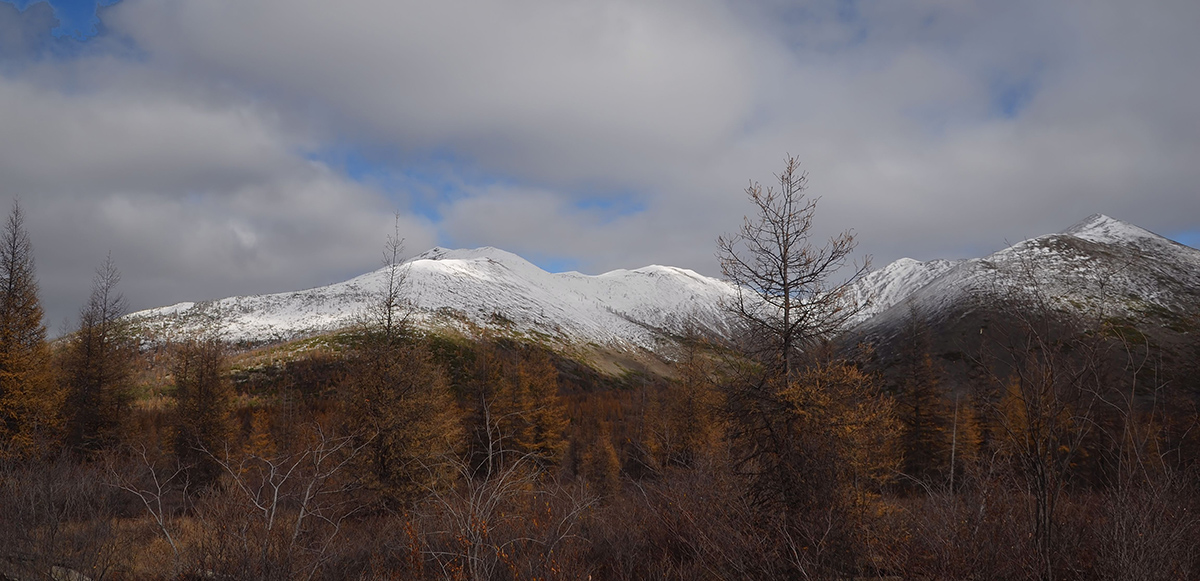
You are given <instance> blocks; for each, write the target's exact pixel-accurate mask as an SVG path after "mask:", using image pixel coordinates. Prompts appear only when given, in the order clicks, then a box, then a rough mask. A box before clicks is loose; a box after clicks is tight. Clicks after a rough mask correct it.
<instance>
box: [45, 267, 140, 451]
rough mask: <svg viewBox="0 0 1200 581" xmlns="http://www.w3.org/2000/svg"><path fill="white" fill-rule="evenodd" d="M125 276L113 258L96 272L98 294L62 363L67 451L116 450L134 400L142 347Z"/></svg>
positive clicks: (94, 284)
mask: <svg viewBox="0 0 1200 581" xmlns="http://www.w3.org/2000/svg"><path fill="white" fill-rule="evenodd" d="M120 280H121V274H120V272H118V271H117V268H116V266H115V265H114V264H113V262H112V258H111V257H110V258H109V259H108V260H106V261H105V262H104V264H103V265H102V266H101V267H100V268H99V269H98V270H97V271H96V276H95V278H94V279H93V281H92V292H91V295H90V296H89V297H88V302H87V304H86V305H85V306H84V307H83V309H82V310H81V311H80V313H79V329H78V330H77V331H76V332H75V333H74V334H73V335H71V336H70V337H69V338H68V339H67V344H66V348H65V350H64V354H63V358H62V371H63V374H62V378H63V386H64V388H65V392H66V406H65V411H66V414H65V415H66V425H67V442H66V443H67V445H68V446H71V447H72V448H75V449H80V450H97V449H100V448H105V447H108V446H111V445H113V444H116V443H117V442H118V441H120V439H121V436H122V422H123V421H124V420H125V417H126V416H127V415H128V413H129V406H130V402H131V400H132V393H131V390H132V378H133V357H134V355H135V353H136V344H135V343H134V339H133V336H132V335H131V334H130V333H129V331H128V328H127V325H126V324H125V322H124V321H123V320H122V319H121V317H122V316H123V315H124V314H125V310H126V303H125V298H124V297H123V296H122V295H121V294H120V293H119V292H118V291H117V284H118V283H119V282H120Z"/></svg>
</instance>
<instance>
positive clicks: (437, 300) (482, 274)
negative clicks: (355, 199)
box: [130, 247, 736, 349]
mask: <svg viewBox="0 0 1200 581" xmlns="http://www.w3.org/2000/svg"><path fill="white" fill-rule="evenodd" d="M404 272H405V273H406V277H407V278H406V283H405V287H404V294H405V297H406V298H407V299H408V300H409V301H410V302H411V304H412V306H413V314H414V320H415V322H416V323H417V324H419V325H424V326H427V327H436V326H450V327H454V328H457V329H460V330H464V331H472V330H473V329H478V328H488V327H491V328H502V329H504V330H505V331H506V332H512V333H517V334H537V336H540V337H543V338H549V339H551V340H554V341H560V342H563V343H572V342H582V343H589V342H590V343H597V344H601V345H611V346H618V347H640V348H649V349H652V348H654V347H655V346H656V344H657V343H659V342H660V341H662V340H663V338H664V336H665V335H666V334H670V333H678V332H681V331H683V330H684V328H685V327H686V326H687V325H688V324H698V325H700V326H702V327H704V328H707V329H709V330H711V331H715V332H718V333H724V332H727V331H728V328H727V326H726V322H725V314H724V310H723V308H722V302H723V301H725V300H726V299H728V298H730V297H732V296H734V295H735V293H736V290H735V289H734V288H733V287H732V286H730V285H729V284H727V283H725V282H722V281H719V280H716V279H713V278H709V277H705V276H702V275H700V274H698V273H696V272H693V271H690V270H686V269H682V268H675V267H669V266H656V265H654V266H647V267H643V268H639V269H635V270H615V271H612V272H608V273H604V274H601V275H597V276H589V275H584V274H580V273H578V272H567V273H558V274H555V273H549V272H546V271H544V270H542V269H540V268H538V267H537V266H535V265H533V264H531V263H530V262H528V261H526V260H525V259H523V258H521V257H519V256H517V255H515V254H512V253H510V252H506V251H503V250H500V249H497V248H491V247H484V248H475V249H469V250H449V249H445V248H433V249H431V250H429V251H427V252H424V253H422V254H420V255H418V256H416V257H414V258H412V259H411V260H409V261H407V262H406V263H405V264H404ZM386 280H387V271H386V269H380V270H378V271H375V272H369V273H367V274H364V275H361V276H358V277H355V278H353V279H350V280H348V281H345V282H341V283H337V284H332V285H329V286H325V287H319V288H314V289H308V290H303V291H296V292H290V293H279V294H269V295H255V296H246V297H231V298H227V299H221V300H217V301H209V302H202V303H180V304H177V305H172V306H169V307H162V308H158V309H150V310H147V311H141V312H138V313H133V314H131V315H130V318H131V319H133V320H135V321H137V322H138V323H139V324H140V325H141V326H143V328H145V329H147V330H149V331H151V332H157V333H162V334H187V333H194V332H199V331H203V330H210V329H215V330H217V331H218V332H219V333H221V335H222V336H223V337H224V338H225V339H226V340H230V341H248V342H266V341H277V340H286V339H290V338H294V337H298V336H303V335H309V334H314V333H321V332H328V331H333V330H337V329H341V328H345V327H347V326H350V325H352V324H354V323H355V322H357V321H358V318H359V317H360V316H361V314H362V313H363V312H364V311H365V309H366V308H367V306H368V305H370V304H371V303H372V301H373V300H374V299H375V298H376V297H377V296H378V293H379V291H380V289H381V288H382V285H383V284H384V283H385V282H386Z"/></svg>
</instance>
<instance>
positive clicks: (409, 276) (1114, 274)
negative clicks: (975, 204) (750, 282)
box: [129, 214, 1200, 352]
mask: <svg viewBox="0 0 1200 581" xmlns="http://www.w3.org/2000/svg"><path fill="white" fill-rule="evenodd" d="M403 272H404V273H405V278H406V280H405V285H404V295H405V298H406V299H407V302H408V304H409V305H410V307H411V310H410V313H411V317H412V320H413V322H414V323H416V324H417V325H419V326H422V327H425V328H431V329H436V328H443V329H453V330H455V331H457V332H462V333H465V334H469V335H471V334H478V333H479V332H481V331H482V330H485V329H489V330H491V331H493V332H500V333H504V334H507V335H508V336H513V337H516V338H530V339H537V340H540V341H543V342H547V343H550V344H557V345H563V346H565V345H579V344H590V345H595V346H603V347H604V348H616V349H623V350H632V351H638V350H642V351H651V352H653V351H655V350H658V349H660V348H661V347H663V346H666V345H671V344H673V343H674V340H675V339H676V338H678V337H679V336H680V335H681V334H683V333H685V332H686V331H687V330H688V329H689V327H694V328H698V330H701V331H704V332H708V333H714V334H717V335H728V334H729V333H730V331H731V327H730V323H729V319H728V313H727V310H726V309H725V307H724V305H725V304H727V302H728V300H729V299H731V298H732V297H734V296H735V295H736V293H737V289H736V288H734V287H733V286H731V285H730V284H728V283H726V282H724V281H721V280H718V279H715V278H710V277H706V276H703V275H700V274H698V273H696V272H694V271H691V270H687V269H682V268H676V267H670V266H647V267H643V268H638V269H635V270H614V271H612V272H607V273H604V274H600V275H595V276H590V275H584V274H580V273H578V272H565V273H549V272H546V271H544V270H542V269H540V268H538V267H537V266H535V265H533V264H531V263H529V262H528V261H526V260H524V259H522V258H521V257H519V256H517V255H515V254H512V253H509V252H505V251H503V250H500V249H496V248H491V247H485V248H476V249H473V250H448V249H444V248H434V249H432V250H429V251H427V252H425V253H423V254H421V255H419V256H416V257H414V258H412V259H411V260H409V261H407V262H405V263H404V265H403ZM386 279H387V269H386V268H384V269H380V270H378V271H375V272H370V273H367V274H364V275H362V276H359V277H356V278H353V279H351V280H348V281H345V282H341V283H337V284H333V285H329V286H324V287H319V288H313V289H308V290H303V291H296V292H288V293H279V294H268V295H255V296H245V297H231V298H226V299H221V300H215V301H208V302H197V303H191V302H188V303H180V304H176V305H172V306H168V307H162V308H157V309H150V310H147V311H141V312H138V313H133V314H131V315H129V317H130V319H131V320H133V321H135V322H136V323H137V325H138V326H139V328H140V329H141V330H142V331H143V332H145V333H146V334H148V335H151V336H155V337H170V336H173V335H179V334H187V333H196V332H201V331H217V332H219V333H220V334H221V336H222V337H224V338H225V339H226V340H228V341H232V342H240V343H246V344H262V343H270V342H277V341H284V340H289V339H293V338H297V337H301V336H308V335H314V334H320V333H325V332H330V331H334V330H337V329H342V328H345V327H348V326H350V325H353V324H354V323H355V322H357V321H358V320H359V319H360V317H361V314H362V313H363V312H364V310H365V309H366V308H367V306H368V305H370V304H371V302H372V301H373V300H375V298H376V297H378V296H379V291H380V289H381V288H382V285H383V284H384V283H385V281H386ZM1030 291H1036V292H1037V293H1038V294H1039V296H1041V297H1043V298H1044V299H1045V304H1047V305H1049V308H1052V309H1054V310H1056V311H1058V312H1061V313H1067V314H1071V315H1075V316H1079V317H1085V316H1086V317H1090V318H1093V319H1104V320H1119V321H1122V322H1124V324H1129V325H1132V326H1134V327H1135V328H1137V329H1139V330H1142V331H1143V332H1144V333H1145V334H1146V336H1147V337H1149V338H1150V339H1151V340H1153V341H1157V342H1159V343H1162V344H1165V345H1175V346H1179V345H1184V346H1187V345H1195V344H1196V343H1197V341H1196V340H1195V334H1196V333H1197V332H1198V331H1197V329H1198V328H1200V250H1197V249H1194V248H1191V247H1188V246H1184V245H1182V244H1178V243H1176V242H1173V241H1171V240H1169V239H1167V238H1164V237H1162V236H1159V235H1157V234H1154V233H1152V232H1149V231H1147V230H1144V229H1142V228H1139V227H1137V226H1134V225H1132V224H1128V223H1125V222H1122V221H1119V220H1115V219H1113V218H1109V217H1107V216H1103V215H1099V214H1097V215H1093V216H1090V217H1088V218H1087V219H1085V220H1083V221H1082V222H1080V223H1078V224H1076V225H1074V226H1072V227H1071V228H1068V229H1067V230H1064V231H1063V232H1060V233H1056V234H1048V235H1045V236H1039V237H1036V238H1032V239H1029V240H1024V241H1022V242H1019V243H1017V244H1014V245H1012V246H1009V247H1008V248H1005V249H1003V250H1000V251H998V252H995V253H993V254H990V255H988V256H985V257H982V258H972V259H966V260H930V261H924V262H922V261H917V260H913V259H909V258H902V259H900V260H897V261H895V262H893V263H891V264H889V265H887V266H886V267H884V268H882V269H879V270H877V271H874V272H871V273H869V274H867V275H866V276H865V277H863V278H862V279H860V280H859V281H857V282H856V283H855V284H854V286H853V287H852V288H851V293H850V296H851V298H853V299H854V300H856V301H858V302H859V303H860V304H865V305H866V307H865V308H864V309H863V311H862V312H861V313H860V314H859V315H858V316H857V317H856V318H855V319H853V320H852V321H851V325H850V327H849V328H848V329H847V330H846V331H847V333H848V334H849V336H851V337H853V338H855V339H856V340H861V341H866V342H870V343H874V344H876V345H882V346H884V348H885V350H886V346H887V345H888V344H889V342H892V341H895V340H896V338H897V337H898V336H899V334H900V332H901V329H902V327H903V325H904V322H905V321H908V320H911V319H913V318H914V317H915V318H917V319H919V320H921V321H922V322H923V323H924V324H926V325H928V326H930V327H931V328H934V329H935V330H936V331H937V334H938V335H940V336H941V339H942V341H941V343H942V345H941V346H940V347H939V348H940V349H942V350H943V351H946V352H949V351H953V350H954V349H956V347H955V346H954V343H955V342H956V341H958V342H961V341H960V339H962V338H963V337H965V336H967V335H969V334H971V333H974V334H978V330H979V329H981V328H982V327H985V326H986V325H987V321H988V320H989V318H992V317H994V316H995V314H996V313H995V306H996V305H997V304H998V303H999V302H1001V301H1002V300H1003V299H1004V298H1005V297H1008V296H1012V295H1013V294H1015V293H1022V292H1025V293H1027V292H1030Z"/></svg>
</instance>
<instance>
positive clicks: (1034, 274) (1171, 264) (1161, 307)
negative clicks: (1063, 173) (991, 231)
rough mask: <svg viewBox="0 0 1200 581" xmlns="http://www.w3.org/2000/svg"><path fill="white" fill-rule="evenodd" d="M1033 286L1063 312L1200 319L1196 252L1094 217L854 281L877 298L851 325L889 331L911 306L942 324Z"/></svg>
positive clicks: (860, 292)
mask: <svg viewBox="0 0 1200 581" xmlns="http://www.w3.org/2000/svg"><path fill="white" fill-rule="evenodd" d="M1030 290H1036V291H1037V292H1039V293H1040V294H1041V295H1042V296H1043V297H1045V298H1046V299H1047V300H1048V302H1049V304H1050V306H1052V307H1053V308H1055V309H1058V310H1061V311H1063V312H1075V313H1079V314H1085V313H1086V314H1090V315H1092V316H1105V317H1112V316H1116V317H1122V318H1126V319H1129V320H1138V321H1145V320H1149V318H1153V317H1157V318H1159V319H1163V320H1162V321H1158V323H1160V324H1170V321H1173V320H1177V319H1181V318H1182V319H1191V318H1195V317H1200V250H1196V249H1194V248H1190V247H1188V246H1184V245H1182V244H1179V243H1176V242H1174V241H1172V240H1169V239H1167V238H1164V237H1162V236H1159V235H1157V234H1155V233H1153V232H1150V231H1148V230H1145V229H1142V228H1139V227H1137V226H1134V225H1132V224H1129V223H1126V222H1122V221H1120V220H1116V219H1113V218H1110V217H1108V216H1105V215H1102V214H1095V215H1092V216H1089V217H1088V218H1086V219H1084V220H1083V221H1081V222H1079V223H1078V224H1075V225H1074V226H1072V227H1070V228H1068V229H1067V230H1064V231H1063V232H1061V233H1058V234H1047V235H1044V236H1039V237H1036V238H1031V239H1029V240H1024V241H1022V242H1018V243H1017V244H1014V245H1012V246H1010V247H1008V248H1005V249H1003V250H1000V251H998V252H995V253H993V254H991V255H989V256H986V257H983V258H973V259H970V260H963V261H958V262H950V261H944V260H936V261H930V262H918V261H914V260H911V259H907V258H905V259H901V260H898V261H896V262H895V263H893V264H891V265H889V266H887V267H885V268H883V269H881V270H879V271H876V272H874V273H871V275H868V276H867V277H864V278H863V279H862V280H861V281H859V282H858V283H857V284H856V286H855V290H854V292H855V295H856V296H860V297H873V298H874V301H875V302H874V303H873V305H872V306H871V308H870V309H869V310H868V311H866V312H865V313H864V316H862V317H860V318H859V319H858V320H856V321H855V323H856V324H858V325H859V327H860V331H862V330H863V329H868V330H869V329H886V328H889V327H891V328H894V327H895V324H896V323H897V321H900V320H902V319H903V318H905V317H907V316H909V314H910V313H914V312H915V313H916V314H918V315H919V316H921V317H923V318H925V319H927V320H946V319H948V318H952V317H961V316H963V313H964V312H967V311H971V310H976V311H979V310H986V309H988V308H989V307H990V306H994V305H996V304H997V301H999V300H1001V299H1003V298H1005V297H1008V296H1012V294H1013V293H1014V292H1026V291H1030Z"/></svg>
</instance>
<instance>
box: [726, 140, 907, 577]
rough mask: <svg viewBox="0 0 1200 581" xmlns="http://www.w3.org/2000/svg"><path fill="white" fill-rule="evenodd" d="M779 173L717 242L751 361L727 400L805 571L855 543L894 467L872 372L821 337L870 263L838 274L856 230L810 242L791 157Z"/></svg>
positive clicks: (757, 496) (888, 422)
mask: <svg viewBox="0 0 1200 581" xmlns="http://www.w3.org/2000/svg"><path fill="white" fill-rule="evenodd" d="M776 178H777V180H778V184H779V189H775V188H773V187H767V188H763V187H762V186H761V185H760V184H758V183H754V182H752V183H751V184H750V186H749V187H748V188H746V194H747V196H748V197H749V199H750V201H751V203H752V204H753V205H754V208H755V210H756V215H755V216H754V217H752V218H751V217H747V218H746V219H745V221H744V224H743V226H742V228H741V230H740V231H739V232H738V233H737V234H735V235H733V236H728V237H726V236H722V237H721V238H720V239H718V248H719V252H718V257H719V258H720V261H721V269H722V272H723V273H724V274H725V277H726V278H727V279H728V280H729V281H730V282H732V283H733V284H734V285H736V286H737V288H738V294H737V298H736V300H734V301H733V304H732V305H731V306H730V310H731V311H732V312H733V314H734V315H735V316H736V317H737V318H738V319H739V320H740V322H741V323H742V325H743V327H744V331H743V338H742V339H741V349H742V350H743V352H744V354H745V356H746V359H747V360H748V364H747V365H744V367H743V369H742V370H741V372H740V373H739V374H738V377H736V378H735V379H733V380H731V381H729V382H727V384H726V386H725V393H726V398H725V401H726V412H727V414H728V418H729V424H728V426H729V437H730V438H731V440H732V441H733V443H734V446H735V449H734V453H735V454H736V455H737V458H736V461H737V466H738V468H739V470H740V472H741V473H742V474H743V475H745V476H746V477H748V479H749V485H750V491H751V494H752V496H753V499H754V502H755V505H756V506H758V507H759V509H760V510H763V513H762V515H763V518H767V519H770V520H776V521H777V523H778V524H777V525H772V526H773V527H774V528H775V529H776V530H778V531H779V532H780V534H779V535H778V536H776V537H774V538H775V540H776V542H778V543H779V545H778V546H779V547H780V548H779V549H778V550H780V551H781V552H782V553H783V554H790V555H795V556H796V558H797V559H798V561H797V562H796V563H795V565H794V571H793V572H792V573H793V574H794V575H796V576H802V575H807V574H808V572H809V571H812V570H814V569H813V568H814V567H815V568H817V569H820V568H822V567H827V566H828V564H829V563H832V562H845V561H844V560H842V557H845V556H847V555H853V554H855V553H856V552H858V549H861V546H856V544H855V543H856V540H855V534H856V532H855V530H856V529H855V528H854V527H853V522H854V518H855V517H856V515H862V514H865V512H866V511H864V510H862V507H863V506H864V505H863V503H864V500H865V499H867V498H869V494H868V493H869V492H870V491H871V490H872V489H878V486H879V485H880V484H881V483H882V482H883V481H885V480H886V479H887V478H888V476H889V475H890V474H891V473H892V471H893V470H894V468H895V466H894V459H895V455H894V454H891V450H890V448H891V444H892V443H893V440H894V432H895V430H894V426H895V420H894V412H893V409H892V402H891V400H890V398H887V397H886V396H884V395H883V394H881V393H880V390H879V388H878V385H877V382H876V381H874V378H872V377H871V376H869V375H867V374H864V373H862V372H861V371H860V370H859V369H857V368H856V367H855V366H854V365H853V364H851V363H850V362H848V361H845V360H843V359H841V358H839V357H838V356H837V355H836V353H835V351H834V350H833V349H832V348H831V347H830V345H829V341H830V339H831V338H832V337H833V335H834V334H836V333H837V332H838V331H840V330H841V328H842V327H843V326H844V325H845V323H846V322H847V321H848V320H849V319H850V317H852V316H853V315H854V314H856V313H857V312H858V310H859V309H860V308H861V305H858V304H856V303H855V302H853V301H852V300H851V298H850V296H849V294H850V293H849V290H850V286H851V285H852V284H853V283H854V282H855V281H856V280H857V279H858V278H860V277H861V276H862V275H863V274H865V272H866V270H867V261H864V262H863V263H862V264H861V265H857V266H855V268H854V270H853V272H852V273H851V274H850V276H848V277H845V278H844V279H834V278H833V277H834V276H835V275H836V274H838V273H839V271H840V270H841V268H842V267H843V266H847V265H850V264H853V263H852V262H851V260H850V254H851V252H852V251H853V250H854V247H855V242H854V236H853V234H851V233H850V232H843V233H842V234H839V235H837V236H834V237H833V238H832V239H830V240H829V242H828V243H827V244H825V245H824V246H820V247H818V246H814V245H813V241H812V238H813V234H812V227H813V215H814V213H815V211H816V203H817V201H816V200H815V199H812V198H808V197H807V196H806V195H805V185H806V177H805V175H804V174H803V173H802V172H801V170H800V162H799V160H798V159H797V158H795V157H791V156H789V157H788V158H787V161H786V164H785V166H784V170H783V172H781V173H780V174H778V175H777V176H776ZM837 280H840V282H837ZM801 547H805V549H804V551H801ZM839 553H840V556H836V555H838V554H839ZM851 560H852V559H851ZM826 572H827V573H832V572H833V571H831V570H826Z"/></svg>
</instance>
